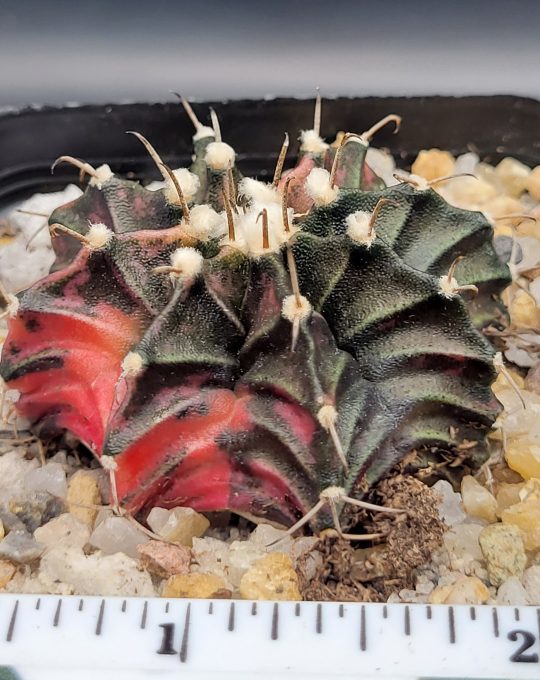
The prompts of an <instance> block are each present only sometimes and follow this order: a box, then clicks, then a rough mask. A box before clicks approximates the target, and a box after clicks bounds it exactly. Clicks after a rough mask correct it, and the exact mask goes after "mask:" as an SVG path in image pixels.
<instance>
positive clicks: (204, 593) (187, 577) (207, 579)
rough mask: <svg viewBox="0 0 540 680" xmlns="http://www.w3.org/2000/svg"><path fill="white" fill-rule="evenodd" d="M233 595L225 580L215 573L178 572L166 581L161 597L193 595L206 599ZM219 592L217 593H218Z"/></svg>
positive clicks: (196, 597)
mask: <svg viewBox="0 0 540 680" xmlns="http://www.w3.org/2000/svg"><path fill="white" fill-rule="evenodd" d="M226 592H228V593H229V597H230V595H231V592H230V590H228V589H227V587H226V584H225V582H224V581H223V580H222V579H220V578H219V576H216V575H215V574H177V575H176V576H171V577H170V578H169V579H168V581H166V583H165V585H164V586H163V590H162V592H161V597H191V598H195V599H204V598H211V597H216V596H219V597H224V595H225V593H226ZM216 594H217V595H216Z"/></svg>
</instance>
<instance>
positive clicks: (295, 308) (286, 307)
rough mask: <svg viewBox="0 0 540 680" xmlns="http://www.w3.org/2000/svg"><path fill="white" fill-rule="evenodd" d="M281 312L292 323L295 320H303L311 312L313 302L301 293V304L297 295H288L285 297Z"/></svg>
mask: <svg viewBox="0 0 540 680" xmlns="http://www.w3.org/2000/svg"><path fill="white" fill-rule="evenodd" d="M281 314H282V316H284V317H285V318H286V319H287V321H290V322H291V323H292V322H293V321H295V320H298V321H303V320H304V319H307V317H308V316H309V315H310V314H311V303H310V302H309V300H308V299H307V298H305V297H304V296H303V295H300V305H299V304H298V302H297V301H296V295H287V297H285V298H283V303H282V305H281Z"/></svg>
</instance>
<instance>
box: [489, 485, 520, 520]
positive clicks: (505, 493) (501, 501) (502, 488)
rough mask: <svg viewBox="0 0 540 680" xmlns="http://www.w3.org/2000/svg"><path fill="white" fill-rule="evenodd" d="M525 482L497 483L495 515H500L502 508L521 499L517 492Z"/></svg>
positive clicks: (504, 508)
mask: <svg viewBox="0 0 540 680" xmlns="http://www.w3.org/2000/svg"><path fill="white" fill-rule="evenodd" d="M524 485H525V483H524V482H523V483H521V484H506V483H504V482H503V483H502V484H499V485H498V487H497V494H496V496H495V497H496V499H497V515H498V516H499V517H500V516H501V514H502V512H503V510H506V509H507V508H509V507H510V506H511V505H515V504H516V503H519V502H520V501H521V498H520V497H519V492H520V491H521V490H522V489H523V487H524Z"/></svg>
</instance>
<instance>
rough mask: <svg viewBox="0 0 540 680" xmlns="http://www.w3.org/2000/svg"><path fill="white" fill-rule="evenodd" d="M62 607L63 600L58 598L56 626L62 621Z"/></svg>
mask: <svg viewBox="0 0 540 680" xmlns="http://www.w3.org/2000/svg"><path fill="white" fill-rule="evenodd" d="M61 609H62V600H58V604H57V605H56V611H55V612H54V619H53V626H54V627H55V628H56V627H57V626H58V624H59V623H60V610H61Z"/></svg>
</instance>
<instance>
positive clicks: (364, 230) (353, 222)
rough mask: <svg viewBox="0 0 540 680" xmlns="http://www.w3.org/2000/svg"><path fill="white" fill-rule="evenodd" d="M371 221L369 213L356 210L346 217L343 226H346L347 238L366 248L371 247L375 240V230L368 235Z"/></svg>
mask: <svg viewBox="0 0 540 680" xmlns="http://www.w3.org/2000/svg"><path fill="white" fill-rule="evenodd" d="M370 220H371V213H368V212H365V211H364V210H357V211H356V212H353V213H351V214H350V215H347V218H346V219H345V224H346V225H347V236H348V237H349V238H351V239H352V240H353V241H356V243H360V244H362V245H364V246H366V247H367V248H369V247H370V246H371V244H372V243H373V241H374V240H375V237H376V234H375V229H372V230H371V234H370V233H369V231H370V229H369V222H370Z"/></svg>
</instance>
